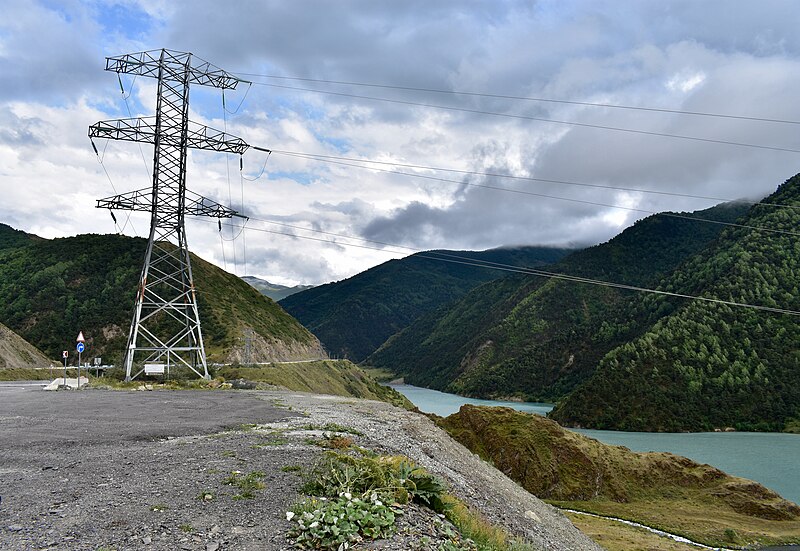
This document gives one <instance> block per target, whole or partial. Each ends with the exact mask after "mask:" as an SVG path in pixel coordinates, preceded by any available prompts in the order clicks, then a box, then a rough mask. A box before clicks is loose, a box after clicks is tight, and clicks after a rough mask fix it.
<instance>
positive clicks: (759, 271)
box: [552, 175, 800, 430]
mask: <svg viewBox="0 0 800 551" xmlns="http://www.w3.org/2000/svg"><path fill="white" fill-rule="evenodd" d="M763 203H765V205H756V206H754V207H753V208H752V209H751V211H750V212H749V214H748V215H747V216H746V217H745V218H744V219H742V224H745V225H749V226H757V227H762V228H769V229H773V230H783V231H786V232H793V233H790V234H780V233H772V232H765V231H758V230H753V229H748V228H736V229H729V230H727V231H725V232H724V233H723V235H722V236H721V238H720V239H719V240H718V241H717V242H716V243H715V244H714V245H713V246H712V247H710V248H709V249H707V250H705V251H703V252H702V253H700V254H698V255H696V256H694V257H692V258H691V259H690V260H689V261H688V262H687V263H686V264H684V265H683V266H681V267H680V269H679V270H677V271H675V272H674V273H673V274H671V275H670V276H668V277H666V278H665V279H664V280H663V282H662V284H661V288H663V289H665V290H668V291H676V292H681V293H687V294H691V295H700V296H705V297H715V298H719V299H722V300H727V301H734V302H740V303H747V304H752V305H759V306H767V307H772V308H781V309H788V310H792V311H795V312H797V311H800V293H799V292H798V276H800V239H799V236H798V235H797V229H798V227H800V175H799V176H795V177H793V178H791V179H790V180H788V181H787V182H785V183H784V184H783V185H781V186H780V187H779V188H778V190H777V191H776V192H775V193H774V194H773V195H771V196H770V197H768V198H767V199H765V200H764V201H763ZM770 205H772V206H770ZM774 205H778V206H774ZM659 311H665V312H669V313H668V315H666V316H664V317H662V318H661V319H659V320H658V321H657V322H656V323H654V324H651V326H649V327H648V328H647V330H646V331H644V332H643V333H642V334H641V335H640V336H638V337H636V338H633V339H630V340H629V341H626V342H624V343H621V344H620V345H619V346H616V347H614V348H613V349H611V350H610V351H609V352H608V353H607V354H605V355H604V357H603V358H602V359H601V361H600V362H599V365H598V367H597V369H596V370H595V372H594V374H593V376H592V377H591V379H589V380H588V381H587V382H586V383H585V384H584V385H583V386H581V387H580V388H578V389H577V390H576V391H575V392H574V393H573V394H572V395H570V396H569V397H568V398H567V399H566V400H565V401H564V402H563V403H562V404H560V405H559V407H557V408H556V409H555V410H554V411H553V413H552V416H553V417H554V418H555V419H556V420H558V421H559V422H562V423H566V424H570V425H582V426H591V427H597V428H612V427H613V428H616V429H628V430H687V429H688V430H701V429H711V428H714V427H727V426H731V427H736V428H738V429H756V430H781V429H795V430H796V429H799V428H800V348H798V344H797V343H798V342H800V325H798V322H800V316H798V315H796V314H795V315H792V314H776V313H771V312H764V311H759V310H755V309H748V308H742V307H735V306H729V305H724V304H715V303H708V302H701V301H688V300H680V299H673V298H669V297H659V296H653V295H650V296H647V297H642V299H641V301H640V302H639V304H638V305H637V308H636V312H637V313H645V314H649V313H652V312H659ZM640 315H641V314H640Z"/></svg>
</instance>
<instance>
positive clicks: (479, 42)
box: [0, 0, 800, 284]
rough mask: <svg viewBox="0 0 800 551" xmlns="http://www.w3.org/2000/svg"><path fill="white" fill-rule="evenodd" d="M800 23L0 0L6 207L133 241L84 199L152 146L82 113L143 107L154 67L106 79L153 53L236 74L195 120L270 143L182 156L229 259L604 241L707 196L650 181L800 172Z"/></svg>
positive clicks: (721, 187)
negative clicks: (239, 216)
mask: <svg viewBox="0 0 800 551" xmlns="http://www.w3.org/2000/svg"><path fill="white" fill-rule="evenodd" d="M798 20H800V4H798V3H797V2H795V1H792V0H785V1H764V0H762V1H759V2H751V1H745V0H741V1H737V0H720V1H712V0H705V1H696V0H686V1H668V0H663V1H639V0H636V1H633V0H631V1H623V0H609V1H602V0H591V1H589V0H585V1H578V0H546V1H536V0H529V1H508V2H501V1H498V0H486V1H480V0H472V1H447V0H438V1H435V2H432V1H430V0H424V1H423V0H406V1H403V2H397V1H393V0H386V1H377V0H352V1H347V0H340V1H335V2H334V1H304V0H296V1H291V2H290V1H286V0H275V1H270V0H259V1H244V0H242V1H233V2H225V3H220V2H217V1H211V0H193V1H191V2H190V1H185V2H176V1H166V0H165V1H161V0H139V1H136V0H122V1H118V2H115V1H107V2H104V1H88V0H85V1H78V0H75V1H70V0H61V1H57V0H53V1H33V0H20V1H17V0H3V17H2V19H0V190H2V200H0V222H3V223H6V224H9V225H11V226H14V227H16V228H19V229H23V230H25V231H28V232H32V233H36V234H38V235H41V236H44V237H63V236H70V235H76V234H79V233H90V232H91V233H112V232H115V231H123V233H125V234H126V235H139V236H142V235H146V234H147V232H148V223H149V220H148V217H147V216H146V215H142V214H136V215H133V216H130V218H128V215H127V214H126V213H124V212H117V213H116V217H117V221H118V224H115V223H114V221H113V220H112V218H111V216H110V215H109V214H108V212H107V211H103V210H98V209H96V208H95V207H94V206H95V200H96V199H100V198H103V197H107V196H111V195H114V194H115V193H116V192H125V191H131V190H135V189H141V188H145V187H148V186H149V185H150V179H151V171H152V147H150V146H146V145H144V146H141V147H139V146H138V145H137V144H135V143H131V142H120V141H108V142H107V141H103V140H97V141H96V145H97V147H98V150H99V152H100V154H101V156H102V164H101V162H100V159H99V158H98V156H96V155H95V153H94V151H93V149H92V144H91V143H90V141H89V139H88V138H87V127H88V126H89V125H90V124H92V123H94V122H96V121H99V120H105V119H115V118H126V117H129V116H130V115H129V113H130V114H132V115H133V116H148V115H151V114H153V112H154V106H155V93H156V83H155V81H154V80H153V79H148V78H145V77H139V78H133V77H132V76H131V75H121V83H122V88H123V90H124V94H123V93H122V92H121V90H120V82H118V79H117V75H116V74H114V73H111V72H107V71H104V70H103V69H104V67H105V60H104V58H105V57H106V56H113V55H120V54H124V53H132V52H139V51H143V50H152V49H160V48H169V49H173V50H180V51H190V52H193V53H194V54H195V55H197V56H200V57H201V58H203V59H205V60H208V61H210V62H212V63H214V64H216V65H218V66H219V67H222V68H224V69H226V70H228V71H230V72H232V73H235V74H237V75H239V76H240V77H241V78H242V79H246V80H249V81H252V82H253V84H252V85H250V86H248V85H246V84H242V85H240V87H239V88H238V89H237V90H236V91H228V92H226V94H225V105H224V107H223V97H222V93H221V92H220V91H219V90H217V89H211V88H202V87H199V86H198V87H194V88H193V90H192V97H191V117H192V119H193V120H195V121H197V122H199V123H201V124H205V125H208V126H211V127H213V128H217V129H221V130H222V129H227V130H228V131H229V132H230V133H232V134H234V135H237V136H239V137H241V138H243V139H244V140H245V141H247V142H248V143H249V144H251V145H254V146H258V147H262V148H268V149H272V150H275V153H273V154H272V155H270V156H269V158H267V156H266V154H265V153H263V152H260V151H255V150H250V151H248V152H247V153H246V154H245V155H244V156H243V158H242V167H243V170H241V171H240V168H239V167H240V165H239V157H238V156H232V155H231V156H226V155H222V154H216V153H212V152H208V151H191V152H190V154H189V164H188V176H187V180H188V186H189V188H190V189H191V190H193V191H195V192H197V193H200V194H202V195H205V196H207V197H210V198H213V199H215V200H217V201H220V202H222V203H224V204H229V205H231V206H232V207H234V208H236V209H237V210H240V211H242V212H244V213H245V214H247V215H248V216H250V218H251V219H250V221H249V222H248V223H247V224H246V226H245V228H244V231H242V227H241V226H242V223H241V222H240V221H233V222H232V226H226V227H224V228H223V231H222V232H221V233H220V232H219V231H218V227H217V225H216V221H215V220H210V219H205V220H192V221H190V222H187V226H188V228H187V232H188V236H189V245H190V248H191V249H192V250H193V251H194V252H196V253H198V254H199V255H200V256H202V257H204V258H206V259H208V260H210V261H212V262H215V263H216V264H219V265H220V266H223V267H225V268H226V269H227V270H228V271H231V272H235V273H237V274H239V275H246V274H248V275H257V276H260V277H263V278H266V279H268V280H270V281H272V282H275V283H283V284H295V283H305V284H318V283H322V282H326V281H331V280H337V279H342V278H344V277H348V276H350V275H353V274H354V273H357V272H359V271H362V270H364V269H366V268H368V267H370V266H373V265H376V264H378V263H381V262H384V261H386V260H389V259H390V258H396V257H399V256H403V255H405V254H408V253H409V252H411V251H413V250H417V249H429V248H449V249H486V248H490V247H497V246H502V245H521V244H530V245H533V244H542V245H558V246H582V245H588V244H594V243H598V242H601V241H605V240H607V239H609V238H610V237H612V236H613V235H615V234H616V233H618V232H619V231H621V230H622V229H624V228H625V227H626V226H628V225H630V224H632V223H633V222H634V221H635V220H637V219H639V218H641V217H643V216H646V215H647V213H648V212H652V211H662V210H696V209H700V208H705V207H708V206H710V205H712V204H715V203H717V202H719V201H718V200H714V199H700V198H692V197H682V196H677V195H665V194H660V193H647V192H646V191H650V192H669V193H674V194H686V195H693V196H703V197H711V198H719V199H736V198H743V197H747V198H759V197H761V196H764V195H766V194H768V193H770V192H772V191H774V189H775V188H776V186H777V185H778V184H780V183H781V182H783V181H784V180H786V179H787V178H789V177H790V176H792V175H794V174H795V173H796V172H798V171H800V162H798V161H800V153H798V152H797V151H785V150H786V149H788V150H800V124H798V123H797V121H800V102H798V101H797V91H798V90H800V34H798V33H797V32H796V23H797V21H798ZM276 77H283V78H276ZM301 79H305V80H301ZM320 81H338V82H344V83H351V84H335V83H332V82H320ZM352 83H365V84H373V85H380V86H359V85H355V84H352ZM409 88H415V89H417V90H410V89H409ZM419 89H427V90H438V91H437V92H434V91H422V90H419ZM444 92H461V93H444ZM463 92H468V94H465V93H463ZM356 96H357V97H356ZM499 96H506V97H499ZM507 96H515V97H517V98H539V99H550V100H558V101H557V102H552V101H549V102H543V101H532V100H524V99H513V98H509V97H507ZM565 102H577V103H565ZM585 103H593V104H606V105H617V106H628V107H646V108H655V109H665V110H677V111H692V112H699V113H714V114H723V115H734V116H737V117H754V118H762V119H763V118H767V119H777V120H782V121H795V122H794V123H791V122H765V121H754V120H745V119H741V118H730V117H709V116H698V115H686V114H677V113H672V112H660V111H647V110H641V109H621V108H614V107H599V106H593V105H585ZM542 119H546V120H542ZM548 121H561V122H548ZM564 123H577V124H564ZM598 126H602V127H613V128H618V129H628V130H635V131H637V132H623V131H620V130H610V129H607V128H605V129H604V128H597V127H598ZM656 134H670V135H673V136H686V137H694V138H701V139H702V140H711V141H701V140H689V139H681V138H676V137H666V136H663V135H656ZM718 141H724V142H736V143H739V144H751V145H756V146H762V147H746V146H743V145H730V144H721V143H716V142H718ZM764 146H766V147H764ZM770 148H772V149H770ZM781 149H784V151H781ZM279 152H280V153H279ZM290 153H291V154H290ZM295 154H301V156H297V155H295ZM308 155H324V156H328V157H325V159H327V160H326V161H322V160H312V159H309V158H308ZM331 157H336V158H337V159H331ZM368 160H371V161H380V162H381V163H384V164H369V163H365V162H364V161H368ZM265 161H266V164H265ZM330 161H336V162H330ZM352 165H360V166H352ZM407 165H415V166H413V167H409V166H407ZM420 167H433V168H439V169H442V168H445V169H452V170H456V171H462V172H447V171H442V170H433V168H420ZM262 169H263V171H262ZM106 172H107V174H106ZM465 172H467V173H471V174H466V173H465ZM474 173H479V174H474ZM499 175H508V176H515V177H517V178H503V177H500V176H499ZM525 178H528V179H525ZM530 178H536V179H539V180H531V179H530ZM540 180H558V181H566V182H573V183H577V184H588V185H589V186H587V185H580V186H579V185H566V184H563V183H554V182H543V181H540ZM590 186H600V187H590ZM602 186H605V187H602ZM609 187H611V188H616V189H609ZM619 188H626V189H619ZM632 190H633V191H632ZM636 190H641V191H636ZM615 207H622V208H615ZM347 236H350V237H349V238H348V237H347ZM354 238H360V239H362V240H360V241H359V240H358V239H354ZM354 245H359V246H354Z"/></svg>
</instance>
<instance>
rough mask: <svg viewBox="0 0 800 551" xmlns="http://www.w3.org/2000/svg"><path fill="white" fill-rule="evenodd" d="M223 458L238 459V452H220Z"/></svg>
mask: <svg viewBox="0 0 800 551" xmlns="http://www.w3.org/2000/svg"><path fill="white" fill-rule="evenodd" d="M219 454H220V455H221V456H222V457H236V452H234V451H231V450H222V451H221V452H219Z"/></svg>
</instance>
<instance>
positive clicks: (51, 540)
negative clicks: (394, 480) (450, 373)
mask: <svg viewBox="0 0 800 551" xmlns="http://www.w3.org/2000/svg"><path fill="white" fill-rule="evenodd" d="M327 423H337V424H339V425H341V426H345V427H350V428H353V429H355V430H357V431H359V432H361V433H362V434H363V436H355V437H354V439H355V441H356V443H357V444H358V445H361V446H364V447H366V448H370V449H374V450H376V451H379V452H385V453H392V454H404V455H407V456H409V457H411V458H412V459H414V460H415V461H416V462H417V463H419V464H421V465H423V466H425V467H426V468H428V469H429V470H431V471H432V472H435V473H437V474H439V475H441V476H443V477H444V478H445V479H446V480H447V481H448V483H449V484H450V486H451V487H452V491H453V493H454V494H456V495H457V496H459V497H460V498H462V499H464V500H465V501H466V502H467V503H469V504H470V505H472V506H474V507H476V508H478V509H479V510H481V512H482V513H484V514H485V516H486V517H487V518H488V519H490V520H491V521H493V522H496V523H498V524H500V525H503V526H504V527H506V528H507V529H508V530H509V531H511V532H512V533H514V534H516V535H518V536H520V537H522V538H524V539H525V540H527V541H529V542H531V543H533V544H534V545H535V546H536V547H537V548H542V549H575V550H580V549H598V548H597V547H596V546H595V545H594V544H593V543H592V542H591V541H590V540H588V538H586V537H585V536H584V535H583V534H582V533H580V532H579V531H577V530H576V529H575V528H574V527H573V526H572V524H570V523H569V521H568V520H566V518H565V517H564V516H563V515H562V514H561V513H559V512H558V511H556V510H555V509H553V508H552V507H549V506H547V505H545V504H543V503H542V502H541V501H539V500H537V499H536V498H535V497H533V496H531V495H530V494H528V493H527V492H525V491H524V490H523V489H522V488H520V487H519V486H517V485H516V484H515V483H513V482H512V481H510V480H509V479H507V478H506V477H505V476H503V475H502V474H501V473H499V472H498V471H496V470H495V469H493V468H492V467H490V466H488V465H487V464H485V463H484V462H482V461H480V460H479V459H477V458H476V457H474V456H473V455H472V454H470V453H469V452H468V451H467V450H466V449H465V448H463V447H461V446H460V445H459V444H457V443H455V442H454V441H452V440H451V439H450V438H449V437H448V436H447V435H446V434H445V433H444V432H443V431H441V430H439V429H438V428H437V427H435V426H434V425H433V423H431V422H430V420H428V419H427V418H426V417H424V416H422V415H419V414H416V413H412V412H406V411H403V410H399V409H397V408H394V407H393V406H390V405H388V404H384V403H382V402H372V401H365V400H355V399H347V398H341V397H332V396H320V395H309V394H301V393H293V392H277V391H275V392H263V391H171V392H170V391H153V392H134V391H126V392H123V391H104V390H86V391H80V392H76V391H72V392H69V391H59V392H44V391H41V390H40V389H39V387H38V386H36V385H33V386H24V385H3V386H0V497H2V501H0V549H12V550H16V549H24V550H27V549H31V550H33V549H36V550H38V549H69V550H90V549H91V550H98V549H105V550H111V549H114V550H117V551H122V550H128V549H154V550H170V551H177V550H187V551H190V550H204V551H216V550H219V549H243V550H256V549H258V550H265V549H266V550H280V549H291V545H290V543H289V542H288V541H287V539H286V535H285V534H286V530H287V529H288V528H289V523H288V522H287V521H286V519H285V512H286V510H287V509H288V508H289V507H290V506H291V505H292V504H293V503H294V502H295V501H297V499H298V497H299V494H298V488H299V486H300V482H301V480H300V477H299V476H298V474H297V472H296V467H297V466H299V467H309V466H311V465H312V464H313V463H314V462H315V461H316V460H317V458H319V457H320V455H321V454H322V453H323V449H322V448H320V447H318V446H316V445H314V444H313V442H311V441H310V439H313V438H314V437H318V436H319V433H320V431H316V430H314V429H312V428H310V427H312V426H313V427H317V426H319V427H321V426H324V425H325V424H327ZM253 424H255V425H257V426H256V427H253V426H252V425H253ZM245 425H246V426H245ZM234 471H240V472H242V473H244V474H247V473H249V472H253V471H261V472H263V473H264V478H263V482H264V483H265V485H266V487H265V489H264V490H261V491H259V492H258V493H257V495H256V496H255V497H254V498H252V499H236V498H235V496H236V492H237V489H236V488H235V487H234V486H229V485H225V484H224V480H225V479H226V478H227V477H229V476H230V475H231V473H232V472H234ZM204 496H205V497H204ZM209 496H210V498H209ZM400 518H401V520H400V523H399V530H398V533H397V535H396V536H395V537H394V538H392V539H391V540H387V541H379V542H372V543H370V544H369V545H366V544H364V545H363V546H362V547H363V548H370V549H397V550H403V549H415V548H417V549H419V547H418V546H417V545H416V544H415V542H418V541H419V539H420V535H421V534H426V535H430V536H433V541H435V536H436V531H437V529H438V527H439V526H440V525H441V520H440V519H439V518H438V517H437V515H435V514H432V513H431V512H430V511H428V510H426V509H421V508H416V507H415V508H410V509H409V510H408V512H407V514H406V515H403V516H402V517H400Z"/></svg>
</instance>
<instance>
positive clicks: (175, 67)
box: [106, 49, 249, 89]
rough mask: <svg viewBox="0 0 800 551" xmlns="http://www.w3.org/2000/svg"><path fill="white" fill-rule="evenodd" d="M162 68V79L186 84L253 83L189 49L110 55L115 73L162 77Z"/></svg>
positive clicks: (110, 66) (229, 85)
mask: <svg viewBox="0 0 800 551" xmlns="http://www.w3.org/2000/svg"><path fill="white" fill-rule="evenodd" d="M162 69H163V72H162V73H161V75H162V78H164V79H168V80H177V81H180V82H185V83H186V84H200V85H202V86H213V87H214V88H229V89H235V88H236V86H238V85H239V83H240V82H249V81H247V80H244V79H241V78H239V77H237V76H234V75H232V74H231V73H229V72H227V71H225V70H224V69H220V68H219V67H217V66H216V65H212V64H211V63H209V62H208V61H205V60H203V59H201V58H199V57H197V56H193V55H192V54H190V53H188V52H176V51H173V50H166V49H165V50H148V51H146V52H138V53H135V54H125V55H120V56H114V57H107V58H106V71H113V72H115V73H128V74H132V75H141V76H146V77H152V78H159V71H160V70H162Z"/></svg>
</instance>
